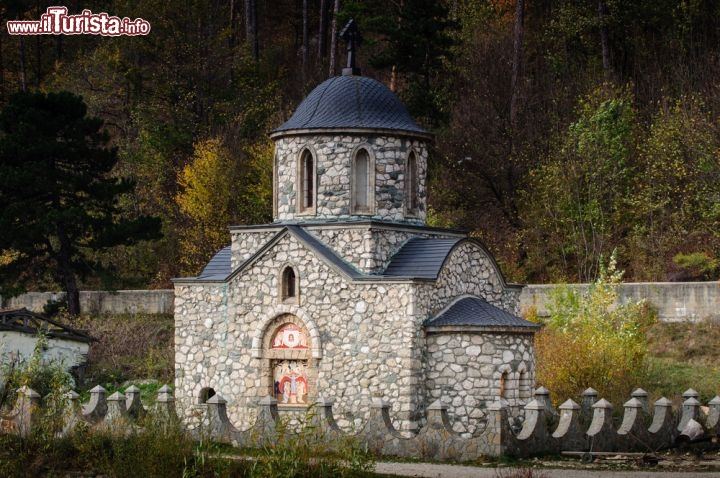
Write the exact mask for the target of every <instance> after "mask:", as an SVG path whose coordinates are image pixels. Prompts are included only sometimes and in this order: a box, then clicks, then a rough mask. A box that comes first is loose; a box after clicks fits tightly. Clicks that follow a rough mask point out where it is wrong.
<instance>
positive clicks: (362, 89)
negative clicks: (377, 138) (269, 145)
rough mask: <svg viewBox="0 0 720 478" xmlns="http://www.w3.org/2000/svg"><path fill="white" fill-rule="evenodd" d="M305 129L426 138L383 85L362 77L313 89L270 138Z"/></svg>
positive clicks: (339, 79)
mask: <svg viewBox="0 0 720 478" xmlns="http://www.w3.org/2000/svg"><path fill="white" fill-rule="evenodd" d="M307 129H311V130H312V129H335V130H348V129H386V130H398V131H404V132H408V133H415V134H418V135H421V136H425V135H428V133H427V131H425V130H424V129H422V128H421V127H420V126H418V125H417V124H416V123H415V122H414V121H413V119H412V118H411V117H410V114H408V112H407V109H405V106H404V105H403V104H402V103H401V102H400V100H399V99H398V98H397V96H395V94H394V93H393V92H392V91H390V90H389V89H388V88H387V87H386V86H385V85H383V84H382V83H380V82H379V81H377V80H373V79H372V78H367V77H364V76H351V75H347V76H335V77H333V78H330V79H329V80H326V81H324V82H323V83H321V84H320V85H319V86H317V87H316V88H315V89H314V90H312V92H310V94H309V95H308V96H307V98H305V100H303V102H302V103H300V106H298V108H297V110H296V111H295V114H293V115H292V117H291V118H290V119H289V120H288V121H287V122H285V123H284V124H283V125H281V126H280V127H279V128H277V129H275V130H274V131H273V132H272V135H273V136H275V135H278V134H279V133H283V132H289V131H293V130H307Z"/></svg>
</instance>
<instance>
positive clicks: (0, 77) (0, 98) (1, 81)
mask: <svg viewBox="0 0 720 478" xmlns="http://www.w3.org/2000/svg"><path fill="white" fill-rule="evenodd" d="M2 20H4V19H2ZM0 24H3V25H4V24H5V22H4V21H0ZM2 39H3V35H0V103H2V104H5V64H4V62H3V41H2ZM0 307H2V304H1V303H0Z"/></svg>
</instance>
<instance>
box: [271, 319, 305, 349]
mask: <svg viewBox="0 0 720 478" xmlns="http://www.w3.org/2000/svg"><path fill="white" fill-rule="evenodd" d="M270 348H273V349H306V348H308V340H307V336H306V335H305V332H303V330H302V329H301V328H300V327H298V326H297V325H295V324H283V325H282V326H280V327H279V328H278V330H277V331H276V332H275V335H274V336H273V338H272V341H271V342H270Z"/></svg>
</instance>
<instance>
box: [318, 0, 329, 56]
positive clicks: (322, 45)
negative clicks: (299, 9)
mask: <svg viewBox="0 0 720 478" xmlns="http://www.w3.org/2000/svg"><path fill="white" fill-rule="evenodd" d="M318 30H319V36H318V56H317V58H318V64H322V61H323V59H324V58H325V57H326V56H327V33H328V0H320V27H319V28H318Z"/></svg>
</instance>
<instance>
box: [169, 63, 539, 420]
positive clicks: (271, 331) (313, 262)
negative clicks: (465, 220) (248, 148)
mask: <svg viewBox="0 0 720 478" xmlns="http://www.w3.org/2000/svg"><path fill="white" fill-rule="evenodd" d="M270 137H271V138H272V139H273V140H274V141H275V160H274V170H273V215H274V222H273V223H272V224H264V225H256V226H232V227H230V239H231V245H230V246H228V247H226V248H224V249H222V250H221V251H219V252H218V253H217V254H216V255H215V256H214V257H213V258H212V259H211V260H210V262H209V263H208V264H207V266H206V267H205V268H204V270H203V271H202V272H201V273H200V275H198V276H197V277H187V278H180V279H175V281H174V285H175V362H176V364H175V373H176V379H175V381H176V383H175V386H176V389H175V394H176V401H177V402H176V403H177V405H178V410H179V412H180V413H181V416H184V417H185V418H186V419H187V420H188V421H191V417H193V416H194V415H195V414H196V412H197V410H196V409H197V408H198V407H202V406H203V403H204V402H205V401H206V400H207V399H208V398H209V397H210V396H212V395H214V394H219V395H220V396H221V397H222V398H223V399H225V400H226V401H227V410H228V415H229V417H230V420H231V421H232V422H233V423H235V424H236V426H248V425H250V424H252V423H253V422H254V419H255V411H256V405H257V403H258V401H259V400H260V399H262V398H264V397H267V396H268V395H270V396H272V397H274V399H275V400H277V403H278V409H279V413H280V414H281V415H282V414H283V413H288V414H293V413H294V414H297V413H303V412H304V411H305V410H306V407H308V406H309V405H311V404H312V403H313V402H314V401H316V400H317V399H318V397H323V398H324V399H326V400H330V401H332V402H334V405H333V409H334V411H335V416H336V417H339V420H338V422H339V425H341V426H345V427H351V426H359V425H360V424H361V423H362V422H363V421H364V419H365V418H366V417H367V416H368V413H369V409H370V404H371V401H372V398H373V397H374V396H380V397H382V398H383V399H385V400H386V401H388V402H389V403H390V405H391V416H392V417H393V420H395V426H396V427H397V428H399V429H402V430H416V429H417V428H418V427H420V426H422V424H423V423H424V420H425V410H426V408H427V406H429V405H430V404H431V403H433V402H434V401H436V400H442V401H443V402H444V403H446V404H447V405H448V407H449V409H448V412H449V413H450V416H451V418H452V419H453V420H454V423H455V426H456V428H457V429H458V430H470V431H472V430H473V429H474V427H475V426H476V425H477V424H478V421H479V420H481V419H482V417H483V416H484V413H483V411H482V410H483V408H484V407H485V405H486V404H487V403H490V402H492V401H495V400H497V399H498V398H501V399H504V400H507V401H508V402H509V404H510V405H511V406H517V405H520V404H522V403H523V402H525V401H527V400H529V399H531V395H532V393H533V386H534V362H533V359H534V357H533V337H534V334H535V332H536V331H537V329H538V326H537V325H535V324H532V323H530V322H527V321H525V320H523V319H521V318H520V317H518V314H519V307H518V298H519V294H520V290H521V287H520V286H517V285H511V284H507V283H506V282H505V280H504V278H503V276H502V274H501V272H500V269H499V268H498V266H497V264H496V263H495V261H494V260H493V257H492V256H491V255H490V253H489V252H488V251H487V250H486V248H485V247H484V246H483V245H482V244H481V243H479V242H478V241H476V240H474V239H472V238H469V237H468V236H467V235H465V234H463V233H461V232H458V231H453V230H447V229H439V228H433V227H428V226H427V225H426V224H425V218H426V211H427V208H426V205H427V201H426V200H427V189H426V188H427V184H426V174H427V165H428V147H427V146H428V142H429V141H431V139H432V138H431V135H430V134H429V133H428V132H426V131H425V130H423V129H422V128H421V127H419V126H418V125H417V124H416V123H415V122H414V121H413V120H412V118H411V117H410V116H409V114H408V112H407V110H406V109H405V107H404V106H403V104H402V103H401V102H400V101H399V100H398V98H397V97H396V96H395V95H394V94H393V93H392V92H391V91H390V90H389V89H388V88H387V87H386V86H385V85H383V84H382V83H380V82H378V81H376V80H374V79H371V78H368V77H364V76H361V75H360V72H359V70H358V69H357V68H355V67H354V65H353V64H352V61H350V60H349V65H348V68H345V69H344V70H343V74H342V75H341V76H337V77H333V78H330V79H328V80H326V81H325V82H323V83H322V84H320V85H319V86H317V87H316V88H315V89H314V90H313V91H312V92H311V93H310V94H309V95H308V96H307V97H306V98H305V100H304V101H303V102H302V103H301V104H300V106H299V107H298V108H297V110H296V111H295V113H294V114H293V116H292V117H291V118H290V119H289V120H288V121H287V122H286V123H284V124H282V125H281V126H279V127H278V128H277V129H275V130H274V131H272V132H271V133H270Z"/></svg>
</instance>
